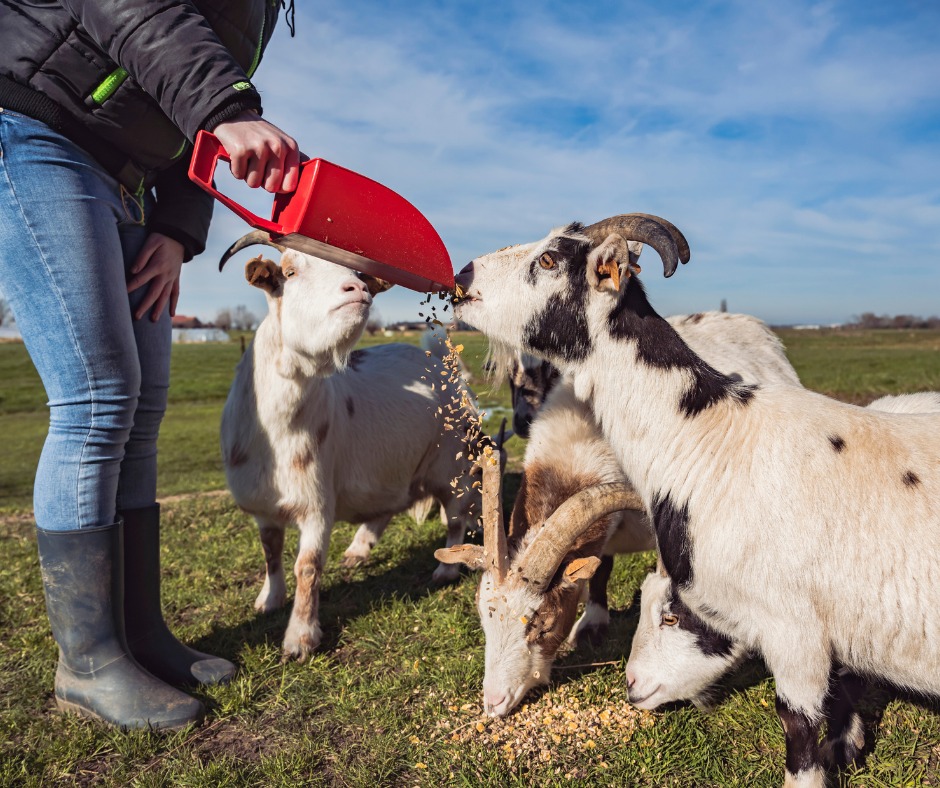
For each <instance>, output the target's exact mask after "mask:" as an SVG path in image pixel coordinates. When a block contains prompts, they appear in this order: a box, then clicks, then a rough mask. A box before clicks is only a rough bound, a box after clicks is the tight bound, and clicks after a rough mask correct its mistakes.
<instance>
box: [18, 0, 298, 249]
mask: <svg viewBox="0 0 940 788" xmlns="http://www.w3.org/2000/svg"><path fill="white" fill-rule="evenodd" d="M279 7H280V2H279V0H191V1H190V0H0V107H6V108H8V109H11V110H14V111H17V112H21V113H23V114H25V115H29V116H30V117H33V118H36V119H38V120H41V121H43V122H44V123H46V124H48V125H49V126H51V127H52V128H53V129H55V130H56V131H58V132H60V133H62V134H64V135H65V136H67V137H68V138H70V139H71V140H72V141H73V142H75V143H77V144H78V145H80V146H81V147H83V148H85V149H86V150H87V151H88V152H89V153H90V154H92V156H94V157H95V158H96V159H97V160H98V161H99V162H100V163H101V164H102V165H103V166H104V167H105V168H106V169H107V170H108V171H109V172H111V173H112V174H113V175H114V176H115V177H116V178H117V179H118V180H119V181H120V182H121V183H122V184H124V186H125V187H127V188H128V189H130V190H131V191H132V192H138V191H140V190H142V189H145V188H149V187H151V186H153V187H155V189H156V197H157V207H156V209H155V210H154V212H153V216H152V217H151V219H150V220H149V221H148V227H149V228H150V229H151V230H152V231H156V232H162V233H164V234H165V235H169V236H170V237H172V238H175V239H176V240H178V241H180V242H181V243H182V244H183V245H184V246H185V247H186V254H187V259H189V258H191V257H192V256H193V255H194V254H198V253H199V252H201V251H202V250H203V249H204V248H205V241H206V235H207V234H208V231H209V219H210V218H211V215H212V203H213V200H212V198H211V197H210V196H209V195H208V194H206V193H205V192H203V191H202V190H201V189H199V187H197V186H195V185H194V184H193V183H191V182H190V181H189V178H188V177H187V174H186V173H187V170H188V167H189V159H190V155H191V145H190V142H191V141H192V140H193V138H194V137H195V135H196V132H197V131H198V130H199V129H208V130H210V131H211V130H212V129H213V128H215V126H217V125H218V124H219V123H221V122H222V121H224V120H228V119H229V118H231V117H234V116H235V115H237V114H238V113H239V112H242V111H243V110H246V109H255V110H257V111H258V112H260V111H261V97H260V96H259V95H258V92H257V91H256V90H255V89H254V87H253V86H252V85H251V82H250V77H251V75H252V74H253V73H254V70H255V68H256V67H257V65H258V62H259V60H260V58H261V53H262V52H263V50H264V47H265V46H266V45H267V43H268V41H269V40H270V37H271V33H272V32H273V30H274V25H275V23H276V21H277V15H278V10H279Z"/></svg>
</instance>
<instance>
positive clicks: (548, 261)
mask: <svg viewBox="0 0 940 788" xmlns="http://www.w3.org/2000/svg"><path fill="white" fill-rule="evenodd" d="M539 265H540V266H542V268H544V269H545V270H546V271H548V270H550V269H552V268H554V267H555V259H554V258H553V257H552V256H551V255H550V254H549V253H548V252H545V253H544V254H543V255H542V256H541V257H540V258H539Z"/></svg>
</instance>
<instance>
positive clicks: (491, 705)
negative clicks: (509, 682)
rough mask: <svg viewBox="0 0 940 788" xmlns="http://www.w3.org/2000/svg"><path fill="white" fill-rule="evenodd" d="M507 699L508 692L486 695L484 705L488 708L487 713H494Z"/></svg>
mask: <svg viewBox="0 0 940 788" xmlns="http://www.w3.org/2000/svg"><path fill="white" fill-rule="evenodd" d="M505 701H506V693H505V692H500V693H497V694H493V695H485V696H484V697H483V705H484V707H485V708H486V713H487V714H492V713H493V711H494V710H495V709H497V708H498V707H499V706H500V705H502V704H503V703H504V702H505Z"/></svg>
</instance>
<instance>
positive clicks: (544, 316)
mask: <svg viewBox="0 0 940 788" xmlns="http://www.w3.org/2000/svg"><path fill="white" fill-rule="evenodd" d="M643 244H647V245H649V246H652V247H653V248H654V249H655V250H656V251H657V252H658V253H659V256H660V257H661V258H662V261H663V270H664V273H665V275H666V276H672V274H673V273H674V272H675V270H676V268H677V266H678V264H679V263H680V262H682V263H685V262H688V260H689V257H690V253H689V245H688V243H687V242H686V240H685V238H684V237H683V235H682V233H681V232H679V230H678V229H676V227H675V226H674V225H672V224H671V223H670V222H668V221H666V220H665V219H661V218H659V217H655V216H650V215H648V214H640V213H631V214H623V215H620V216H614V217H611V218H610V219H605V220H604V221H601V222H597V223H596V224H592V225H590V226H588V227H585V226H583V225H581V224H579V223H574V224H569V225H568V226H567V227H563V228H558V229H555V230H553V231H552V232H551V233H549V235H548V236H547V237H546V238H544V239H542V240H541V241H537V242H535V243H530V244H522V245H520V246H512V247H509V248H506V249H502V250H500V251H498V252H493V253H491V254H488V255H484V256H483V257H478V258H477V259H475V260H473V261H472V262H471V263H469V264H468V265H467V266H466V267H465V268H464V269H463V270H462V271H461V272H460V273H459V274H458V275H457V277H456V291H457V295H456V296H455V304H456V314H457V316H458V317H459V318H460V319H461V320H465V321H467V322H468V323H470V324H471V325H473V326H474V327H475V328H478V329H480V330H481V331H482V332H483V333H484V334H486V335H487V337H488V338H489V339H490V342H491V343H492V344H493V345H495V346H496V347H495V349H494V354H496V355H500V354H503V355H509V354H511V353H514V352H516V351H519V350H521V351H524V352H528V353H532V354H534V355H536V356H538V357H540V358H544V359H548V360H549V361H551V362H552V363H554V364H556V365H557V366H559V367H560V368H561V369H562V371H564V369H565V367H566V366H567V362H569V361H580V360H583V359H585V358H586V357H587V356H588V355H589V354H590V353H591V351H592V349H593V346H592V340H591V337H592V335H593V334H594V333H596V332H597V331H598V330H601V327H602V326H603V327H605V328H606V326H607V324H608V321H609V319H610V318H611V312H612V310H614V308H615V307H616V306H617V304H618V301H619V300H620V299H621V296H625V295H626V296H627V297H629V293H630V291H629V288H628V283H629V281H630V278H631V277H632V275H633V274H634V273H636V272H638V271H639V267H638V266H637V260H638V258H639V255H640V251H641V250H642V245H643ZM642 301H643V304H644V305H646V301H645V298H644V299H642ZM646 308H647V309H648V308H649V307H648V305H646ZM640 317H641V318H642V315H640Z"/></svg>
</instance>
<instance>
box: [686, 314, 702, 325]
mask: <svg viewBox="0 0 940 788" xmlns="http://www.w3.org/2000/svg"><path fill="white" fill-rule="evenodd" d="M703 317H705V315H703V314H702V313H701V312H696V313H695V314H694V315H689V316H688V317H687V318H686V319H685V320H683V321H682V322H683V323H700V322H701V320H702V318H703Z"/></svg>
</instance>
